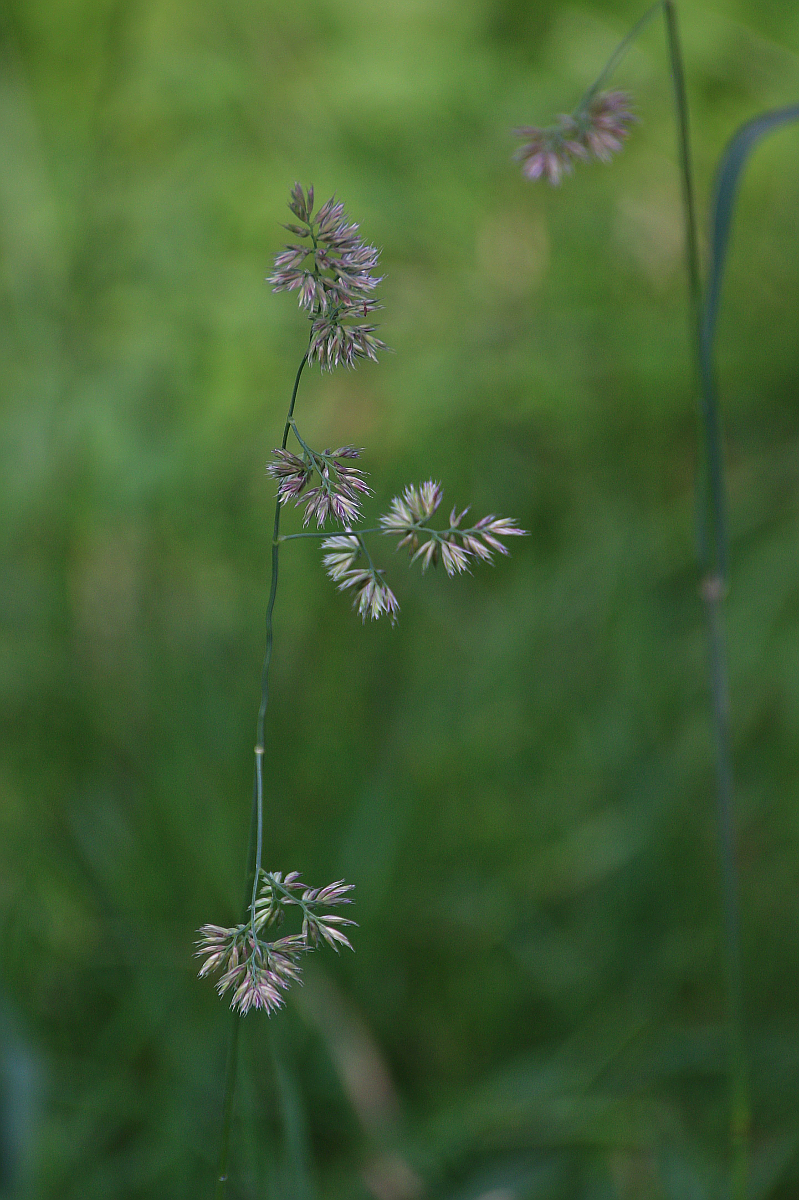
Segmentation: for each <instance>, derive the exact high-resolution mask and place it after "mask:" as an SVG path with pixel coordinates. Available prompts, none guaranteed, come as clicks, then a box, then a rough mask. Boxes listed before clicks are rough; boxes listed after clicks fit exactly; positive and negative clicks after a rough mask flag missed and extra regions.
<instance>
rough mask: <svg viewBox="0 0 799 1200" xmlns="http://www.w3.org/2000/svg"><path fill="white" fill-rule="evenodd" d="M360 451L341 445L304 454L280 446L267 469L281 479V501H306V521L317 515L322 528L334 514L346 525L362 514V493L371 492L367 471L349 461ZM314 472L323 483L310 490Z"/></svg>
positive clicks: (279, 484)
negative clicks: (299, 454) (306, 489)
mask: <svg viewBox="0 0 799 1200" xmlns="http://www.w3.org/2000/svg"><path fill="white" fill-rule="evenodd" d="M360 453H361V452H360V450H356V448H355V447H354V446H339V448H338V449H337V450H323V451H321V452H319V451H308V452H306V454H305V456H304V457H303V458H300V457H299V456H298V455H296V454H292V453H291V452H290V451H289V450H282V449H279V448H278V449H275V450H274V451H273V454H274V458H273V459H272V461H271V462H270V463H267V466H266V470H267V473H268V474H269V475H271V476H272V478H273V479H276V480H277V498H278V500H279V501H280V503H281V504H286V503H287V502H288V501H289V500H293V501H294V503H295V504H303V503H304V504H305V516H304V518H303V525H307V524H308V523H309V521H311V519H315V521H316V524H317V528H319V529H321V528H322V527H323V526H324V524H325V522H326V521H327V518H328V517H329V516H331V515H332V516H334V517H335V518H336V520H337V521H339V522H340V523H341V524H342V525H352V524H354V523H355V522H356V521H358V520H360V517H361V510H360V498H361V496H368V495H370V494H371V489H370V488H369V486H368V484H367V483H366V482H365V481H364V472H363V471H361V470H360V469H359V468H358V467H352V466H349V464H348V462H347V460H351V459H354V458H358V456H359V455H360ZM342 460H344V461H342ZM314 473H316V474H317V475H318V478H319V484H318V486H317V487H313V488H311V489H310V490H309V491H307V492H306V491H305V488H306V486H307V484H308V483H310V481H311V479H312V478H313V476H314ZM303 493H304V494H303Z"/></svg>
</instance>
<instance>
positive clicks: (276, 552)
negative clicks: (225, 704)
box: [250, 351, 308, 914]
mask: <svg viewBox="0 0 799 1200" xmlns="http://www.w3.org/2000/svg"><path fill="white" fill-rule="evenodd" d="M307 362H308V354H307V351H306V353H305V354H304V355H303V356H302V362H301V363H300V365H299V369H298V371H297V377H296V379H295V380H294V389H293V391H292V393H291V403H290V404H289V410H288V414H287V416H286V424H285V427H284V429H283V440H282V442H281V447H282V449H283V450H285V449H286V443H287V442H288V440H289V433H290V431H291V427H292V424H293V418H294V405H295V404H296V402H297V390H298V388H299V386H300V379H301V378H302V373H303V371H304V370H305V364H306V363H307ZM280 512H281V504H280V500H276V501H275V522H274V529H273V532H272V578H271V582H270V586H269V600H268V601H267V605H266V649H265V651H264V663H263V668H262V670H261V703H260V706H259V708H258V722H257V725H256V734H255V803H256V808H257V816H256V835H255V867H254V870H253V880H252V899H251V902H250V913H251V914H254V913H255V900H256V896H257V893H258V879H259V876H260V874H261V854H262V850H263V829H264V782H263V757H264V722H265V720H266V706H267V704H268V703H269V667H270V664H271V662H272V641H273V626H272V614H273V613H274V610H275V599H276V597H277V581H278V569H279V566H280Z"/></svg>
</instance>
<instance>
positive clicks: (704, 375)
mask: <svg viewBox="0 0 799 1200" xmlns="http://www.w3.org/2000/svg"><path fill="white" fill-rule="evenodd" d="M663 15H664V19H665V23H666V41H667V45H668V53H669V59H670V62H671V75H672V82H673V87H674V104H675V110H676V116H677V133H678V147H679V159H680V177H681V181H682V200H683V219H684V223H685V250H686V266H687V274H688V300H689V312H690V323H691V342H692V348H693V357H694V363H695V371H696V376H695V378H696V382H697V384H698V392H699V415H700V436H701V443H702V469H701V471H700V475H699V481H698V503H697V509H698V516H699V558H700V566H701V570H702V576H703V579H702V589H701V590H702V599H703V601H704V606H705V615H706V621H707V632H708V651H709V660H710V661H709V669H710V689H711V697H712V722H713V737H714V742H715V748H716V781H717V787H716V820H717V826H718V839H719V857H720V862H721V875H722V881H721V882H722V903H723V909H724V960H725V973H726V977H727V979H726V982H727V1003H728V1010H729V1022H730V1043H729V1067H728V1069H729V1087H730V1150H731V1160H732V1161H731V1178H730V1185H731V1186H730V1194H731V1196H732V1197H733V1200H746V1195H747V1189H748V1175H749V1168H748V1156H749V1147H748V1143H749V1126H750V1120H751V1112H750V1100H749V1084H748V1066H747V1055H746V1040H745V1035H744V1011H743V972H742V967H741V933H740V925H741V921H740V897H739V879H738V862H737V858H738V855H737V846H736V836H735V815H734V807H733V771H732V751H731V738H730V697H729V682H728V673H727V649H726V639H725V623H724V607H723V606H724V593H725V590H726V575H727V561H728V553H727V529H726V514H725V488H724V467H723V455H722V447H721V432H720V425H719V418H718V404H717V399H716V393H715V386H714V379H713V372H712V369H711V368H710V365H709V361H708V360H709V353H708V352H706V347H705V346H704V345H703V322H704V302H703V293H702V282H701V273H700V266H699V245H698V237H697V221H696V203H695V199H694V183H693V172H692V167H691V150H690V138H689V128H688V100H687V95H686V88H685V72H684V69H683V62H682V52H681V49H680V38H679V30H678V27H677V14H676V10H675V7H674V3H673V0H663Z"/></svg>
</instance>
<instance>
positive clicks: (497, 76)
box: [0, 0, 799, 1200]
mask: <svg viewBox="0 0 799 1200" xmlns="http://www.w3.org/2000/svg"><path fill="white" fill-rule="evenodd" d="M641 11H642V8H641V7H640V6H639V5H638V4H635V3H632V2H627V0H624V2H622V0H604V2H602V0H595V2H594V0H592V2H591V3H586V4H583V5H580V4H559V3H556V2H554V0H539V2H538V3H535V4H530V3H521V2H520V0H438V2H434V0H391V3H388V2H382V3H381V2H380V0H350V3H348V4H347V5H341V4H334V3H332V0H312V2H311V3H309V4H307V5H305V6H302V7H300V6H297V8H296V9H295V10H294V11H290V9H289V6H287V5H286V4H285V2H284V0H226V2H225V3H219V2H216V0H208V2H206V0H202V2H200V3H197V2H193V0H124V2H120V0H6V3H5V5H4V6H3V9H2V15H1V16H0V35H1V36H2V59H1V60H0V68H1V79H0V146H1V147H2V171H1V172H0V239H1V245H2V280H1V282H0V304H1V305H2V320H1V321H0V364H1V366H0V370H1V371H2V380H3V407H2V414H3V415H2V470H0V497H1V498H0V514H2V515H1V516H0V537H2V557H3V571H2V576H1V577H0V594H1V595H2V655H0V689H1V694H2V722H3V727H2V734H3V757H2V767H0V1046H1V1047H2V1049H1V1050H0V1172H1V1174H0V1194H2V1195H3V1196H9V1197H11V1196H14V1197H26V1198H28V1197H30V1198H38V1197H41V1198H43V1200H56V1198H57V1200H72V1198H75V1200H77V1198H80V1200H94V1198H97V1200H100V1198H108V1197H120V1198H122V1197H124V1198H128V1197H129V1198H134V1197H135V1198H144V1197H168V1198H172V1197H175V1198H182V1197H187V1198H188V1197H192V1198H194V1197H199V1196H207V1195H210V1192H211V1180H212V1172H213V1163H214V1159H215V1153H216V1145H217V1138H218V1132H219V1120H220V1103H221V1092H222V1076H223V1070H224V1059H225V1051H226V1044H227V1037H228V1031H229V1017H228V1014H227V1010H226V1007H225V1005H224V1004H222V1003H220V1002H219V1001H218V1000H217V998H216V996H215V994H214V990H213V987H212V986H211V984H210V983H209V982H208V981H201V982H198V981H197V979H196V977H195V973H196V968H197V963H196V961H195V960H194V959H193V958H192V950H193V940H194V938H195V936H196V935H195V930H196V928H197V927H198V926H199V925H200V924H201V923H203V922H206V921H212V922H218V923H222V924H227V923H233V922H234V921H235V920H237V919H238V911H239V904H240V900H241V892H242V875H243V868H244V856H245V850H246V839H247V829H248V821H249V808H250V796H251V770H252V744H253V736H254V729H255V713H256V707H257V702H258V689H259V673H260V660H261V655H262V651H263V615H264V610H265V602H266V595H267V589H268V556H269V544H270V536H271V519H272V506H273V493H274V486H273V484H272V483H271V482H270V481H269V480H268V479H267V478H266V476H265V473H264V465H265V463H266V461H267V459H268V457H269V454H270V451H271V449H272V447H273V446H274V445H275V444H276V443H277V442H278V441H279V437H280V433H281V430H282V421H283V416H284V413H285V410H286V406H287V401H288V397H289V394H290V389H291V384H292V381H293V376H294V372H295V370H296V366H297V363H298V362H299V359H300V356H301V355H302V353H303V349H304V347H305V342H306V337H307V332H306V330H307V326H306V324H305V320H304V317H303V316H302V315H301V314H299V313H298V311H297V307H296V302H295V298H294V297H293V296H287V295H277V296H276V295H273V294H272V293H271V291H270V289H269V288H268V286H266V285H265V284H264V277H265V275H266V274H268V273H269V270H270V268H271V259H272V256H273V255H274V253H275V251H276V250H277V249H279V248H280V246H281V245H282V242H283V239H284V235H283V233H282V231H281V229H280V222H282V221H285V220H287V219H290V218H289V216H288V212H287V209H286V207H285V205H286V200H287V198H288V192H289V189H290V187H291V186H292V184H293V183H294V181H295V180H299V181H301V182H303V183H304V184H308V183H313V184H314V185H315V187H316V191H317V195H318V197H319V198H320V200H324V199H326V198H327V196H329V195H330V194H332V193H333V192H336V194H337V195H338V196H339V197H340V198H341V199H343V200H344V201H345V203H346V206H347V209H348V212H349V213H350V214H351V216H352V217H353V218H354V219H355V220H358V221H360V222H361V226H362V229H363V232H364V235H365V236H366V238H367V239H368V240H371V241H374V242H375V243H376V244H378V245H380V246H382V247H383V260H382V266H383V269H384V271H385V274H386V279H385V282H384V284H383V285H382V297H383V299H384V302H385V311H384V313H383V314H382V318H383V321H382V328H381V332H382V334H383V336H384V338H385V340H386V341H387V342H388V343H389V345H390V346H391V347H392V348H393V351H394V353H392V354H390V355H389V354H386V355H384V356H383V358H382V361H381V362H380V364H379V365H377V366H374V365H372V364H365V365H361V366H359V368H358V369H357V370H356V371H355V372H350V373H347V372H345V371H344V370H343V369H341V370H339V371H338V372H337V373H334V374H333V375H325V376H321V375H320V374H319V372H318V371H315V372H314V373H312V374H311V373H309V374H308V375H307V376H306V378H305V380H304V382H303V385H302V390H301V393H300V400H299V405H298V410H297V411H298V418H299V420H300V422H301V428H303V430H304V432H305V433H306V436H307V437H309V439H310V440H311V441H312V443H315V444H318V445H320V446H325V445H337V444H340V443H343V442H353V443H355V444H356V445H359V446H361V445H362V446H365V447H366V452H365V456H364V461H365V466H366V467H367V469H368V470H369V471H370V472H371V482H372V484H373V485H374V488H375V492H376V495H375V498H374V500H373V501H371V502H370V504H369V506H367V512H366V516H367V518H368V519H369V521H370V523H373V520H374V517H376V515H377V513H378V512H380V511H384V510H385V507H386V505H387V503H388V500H389V499H390V497H391V496H392V495H393V494H395V493H396V492H397V491H398V490H399V489H401V488H402V487H403V486H404V485H405V484H406V483H407V482H409V481H421V480H422V479H426V478H431V477H432V478H436V479H441V480H442V482H443V484H444V487H445V507H446V509H447V511H448V510H449V506H450V505H451V504H453V503H457V504H458V505H463V504H466V503H469V504H471V505H472V506H473V512H475V513H476V514H477V515H482V514H484V513H486V512H497V513H501V514H504V515H508V516H513V517H515V518H516V519H517V520H518V521H519V522H520V524H522V525H523V526H524V527H525V528H527V529H528V530H530V531H531V536H530V537H529V538H527V539H525V540H524V541H521V540H519V541H515V542H514V543H513V544H512V547H511V548H512V557H511V558H510V559H502V560H500V561H499V562H498V563H497V564H496V566H495V567H494V568H493V569H492V568H482V569H477V570H475V573H474V575H473V577H471V578H469V577H460V578H458V579H455V580H449V579H447V578H446V577H444V576H443V574H442V573H439V574H435V573H433V572H431V573H430V574H429V575H428V576H427V577H425V578H424V579H422V578H421V577H420V575H419V573H418V570H417V569H416V568H414V570H413V571H408V568H407V565H406V560H405V559H403V558H401V557H396V558H394V557H392V553H393V552H391V550H390V546H389V544H388V543H386V544H385V545H378V547H377V549H378V550H379V551H380V552H381V553H382V559H383V562H384V564H385V565H386V566H387V567H388V569H389V582H390V583H391V586H392V587H393V588H394V590H395V592H396V593H397V596H398V598H399V601H400V603H401V605H402V613H401V618H400V622H399V624H398V626H397V627H396V629H394V630H392V629H391V628H389V627H388V626H387V625H385V624H383V623H380V624H379V625H375V626H368V627H366V628H363V627H362V626H361V623H360V621H359V620H358V619H357V617H356V616H355V615H354V614H353V613H352V612H351V611H350V610H349V606H348V602H347V599H346V598H345V597H342V596H340V595H338V594H337V593H336V592H335V590H334V588H333V587H332V585H331V584H330V582H329V581H328V580H327V579H326V578H325V577H324V575H323V574H322V572H321V570H320V564H319V553H318V550H317V549H316V547H315V546H314V545H313V544H312V543H307V542H298V543H294V544H292V545H290V546H289V547H288V548H287V550H286V552H285V553H284V555H283V568H282V579H281V591H280V594H279V597H278V606H277V610H276V643H275V644H276V650H275V658H274V664H273V690H272V700H273V703H272V707H271V709H270V712H269V717H268V731H267V732H268V759H267V762H268V766H267V770H268V775H269V781H270V782H269V787H268V809H267V819H266V847H265V864H266V865H267V866H268V867H270V868H271V869H279V870H283V871H287V870H293V869H297V870H301V871H302V872H303V875H304V876H305V877H306V878H307V879H308V880H309V881H310V882H312V883H316V884H322V883H326V882H329V881H330V880H332V879H337V878H339V877H340V876H345V877H346V878H347V879H348V880H349V881H351V882H352V883H354V884H355V886H356V897H357V911H356V912H355V914H354V915H355V916H356V917H357V919H358V921H359V923H360V928H359V929H358V930H357V931H356V934H355V938H354V941H355V945H356V953H355V954H354V955H349V954H348V955H342V956H340V958H339V959H336V958H335V957H334V956H333V955H332V954H323V953H320V954H318V955H314V956H312V959H311V960H309V962H308V967H307V982H306V986H305V988H304V989H294V991H293V993H292V994H291V999H290V1001H289V1004H288V1007H287V1009H286V1010H285V1011H284V1012H283V1013H281V1014H280V1015H279V1016H277V1017H275V1018H273V1019H272V1020H271V1021H267V1020H266V1019H265V1018H264V1017H263V1016H261V1015H259V1014H253V1015H251V1016H250V1017H249V1018H248V1019H247V1020H246V1022H245V1026H244V1039H243V1044H242V1050H243V1054H242V1074H241V1089H240V1093H239V1102H238V1107H237V1115H236V1123H235V1129H234V1148H233V1159H234V1163H233V1171H232V1175H231V1185H230V1194H231V1196H232V1197H236V1198H239V1197H241V1198H245V1197H246V1198H250V1197H252V1198H255V1197H272V1198H275V1200H284V1198H288V1200H294V1198H295V1197H296V1198H298V1200H327V1198H330V1200H345V1198H347V1200H350V1198H354V1200H370V1198H374V1200H413V1198H414V1197H430V1198H440V1200H445V1198H446V1200H532V1198H538V1197H541V1198H544V1197H546V1198H547V1200H572V1198H575V1200H577V1198H579V1200H612V1198H615V1197H619V1198H621V1200H644V1198H646V1200H649V1198H652V1200H672V1198H674V1200H683V1198H687V1200H704V1198H706V1197H707V1198H711V1197H713V1198H715V1197H718V1196H721V1195H722V1194H723V1170H724V1159H725V1154H726V1137H727V1135H726V1128H727V1098H726V1083H725V1058H724V1018H725V1000H724V983H723V962H722V957H721V921H720V917H721V914H720V907H719V885H718V869H717V851H716V834H715V827H714V816H713V805H714V794H713V779H714V774H713V758H712V752H711V748H710V736H709V727H708V703H707V699H708V698H707V685H706V669H705V648H704V638H703V625H702V613H701V608H700V604H699V601H698V597H697V572H696V567H695V547H694V525H695V521H694V503H693V480H694V474H695V467H696V451H695V441H696V438H695V418H694V407H693V406H694V400H693V396H692V389H691V372H690V368H689V364H688V349H687V347H688V340H687V335H686V316H685V305H684V282H683V274H682V258H681V254H682V248H681V228H680V212H679V187H678V179H677V176H676V171H675V161H674V144H675V135H674V129H673V123H672V117H671V107H670V103H671V101H670V83H669V78H668V73H667V69H666V64H665V55H664V38H663V29H662V24H661V23H659V22H656V23H655V24H653V25H652V26H650V28H649V29H648V30H647V32H646V33H645V35H644V37H643V38H642V39H641V41H640V42H639V43H638V44H637V45H636V46H635V47H634V48H633V50H632V51H631V53H630V54H629V56H628V57H627V59H626V60H625V62H624V63H623V65H622V67H621V68H620V69H619V71H618V72H617V74H616V76H615V79H614V84H615V85H618V86H623V87H627V88H629V89H630V90H631V91H632V92H633V93H634V96H635V101H636V105H637V110H638V112H639V115H640V117H641V124H640V126H637V127H636V128H635V130H634V132H633V135H632V136H631V138H630V141H629V144H628V146H627V148H626V149H625V151H624V153H623V155H621V156H620V158H619V159H618V160H617V161H616V162H615V163H614V165H613V167H612V168H610V167H603V166H599V165H595V166H592V167H585V168H581V169H578V171H577V172H576V174H575V176H574V177H573V178H572V179H570V180H568V181H567V182H566V183H565V184H564V186H563V187H562V188H560V189H557V190H556V189H551V188H548V187H546V186H540V185H539V186H533V185H530V184H527V183H525V182H524V181H523V180H522V178H521V176H520V173H519V171H518V169H517V168H516V167H515V166H514V165H513V164H512V163H511V161H510V156H511V153H512V150H513V148H514V146H515V142H514V139H513V138H512V136H511V133H510V131H511V129H512V128H513V127H514V126H515V125H518V124H520V123H545V122H546V121H547V120H548V119H549V118H550V115H551V114H553V113H557V112H562V111H564V110H568V109H569V108H571V107H572V105H573V104H574V103H575V101H576V100H577V98H578V97H579V96H580V95H581V93H582V92H583V90H584V89H585V88H586V87H587V85H588V84H589V83H590V82H591V81H592V79H593V78H594V77H595V75H596V74H597V73H598V72H599V70H600V68H601V66H602V65H603V63H604V61H605V59H606V57H607V56H608V54H609V53H610V51H611V50H612V49H613V47H614V46H615V44H616V43H617V42H618V41H619V40H620V39H621V37H622V36H623V35H624V33H625V32H626V31H627V29H628V28H629V27H630V26H631V25H632V23H633V22H634V20H636V19H637V17H638V16H639V15H640V13H641ZM680 12H681V17H682V23H683V32H684V38H685V55H686V64H687V74H688V82H689V93H690V101H691V105H692V117H693V131H694V140H695V151H696V164H697V176H698V187H699V193H700V200H701V204H702V211H703V212H706V207H707V197H708V194H709V191H710V185H711V181H712V175H713V169H714V165H715V163H716V161H717V159H718V156H719V154H720V153H721V150H722V147H723V145H724V143H725V141H726V139H727V138H728V137H729V136H730V135H731V133H732V132H733V130H734V129H735V128H736V127H737V125H738V124H739V123H740V122H741V121H743V120H745V119H747V118H748V117H750V116H752V115H754V114H755V113H756V112H758V111H761V110H763V109H764V108H767V107H769V106H772V105H776V104H785V103H789V102H791V101H795V100H796V99H797V97H798V96H799V57H798V56H797V54H798V52H799V13H798V12H797V10H796V9H795V7H794V6H793V5H790V4H786V3H785V2H784V0H712V2H708V3H700V2H697V0H684V2H683V3H682V4H681V5H680ZM798 151H799V132H797V131H796V130H786V131H784V132H781V133H779V134H777V135H775V136H774V137H773V138H771V139H770V140H769V141H768V142H767V143H765V144H764V145H763V146H762V148H760V149H759V150H758V151H757V153H756V155H755V157H754V159H753V162H752V165H751V167H750V169H749V170H748V173H747V176H746V179H745V183H744V188H743V192H742V198H741V204H740V209H739V212H738V216H737V219H736V226H735V232H734V240H733V246H732V250H731V258H730V265H729V273H728V277H727V284H726V292H725V299H724V307H723V314H722V323H721V329H720V340H719V362H720V376H721V386H722V393H723V404H724V420H725V432H726V448H727V456H728V464H729V471H730V475H729V482H730V491H731V529H732V540H733V546H732V577H731V592H730V600H729V645H730V656H731V684H732V697H733V715H732V720H733V731H734V743H735V744H734V752H735V766H736V772H737V809H738V817H739V824H740V839H741V886H742V904H743V942H744V945H743V950H744V961H745V987H746V997H745V1002H746V1011H747V1021H748V1038H749V1051H750V1055H751V1076H752V1092H753V1105H754V1126H753V1130H752V1142H753V1179H752V1190H751V1195H752V1198H753V1200H765V1198H766V1197H770V1198H774V1200H790V1198H792V1197H795V1196H796V1195H798V1194H799V995H798V994H797V976H798V974H799V895H798V892H797V884H798V883H799V804H798V803H797V801H798V800H799V778H798V776H799V738H797V732H798V731H799V568H798V567H797V559H798V556H797V550H799V545H798V544H797V500H798V499H799V459H798V458H797V448H798V444H799V412H797V400H796V397H797V385H799V354H797V350H796V346H797V331H798V330H799V254H797V239H796V212H797V205H798V204H799V153H797V152H798ZM284 528H285V529H287V530H288V529H291V528H299V521H298V517H297V516H296V515H295V514H294V513H293V512H292V513H291V514H290V515H289V516H288V517H287V520H286V522H285V526H284Z"/></svg>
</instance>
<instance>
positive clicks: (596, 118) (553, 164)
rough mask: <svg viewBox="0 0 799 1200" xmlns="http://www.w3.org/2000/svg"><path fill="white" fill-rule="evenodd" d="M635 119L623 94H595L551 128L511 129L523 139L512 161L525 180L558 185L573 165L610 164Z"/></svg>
mask: <svg viewBox="0 0 799 1200" xmlns="http://www.w3.org/2000/svg"><path fill="white" fill-rule="evenodd" d="M637 119H638V118H637V117H636V116H635V114H634V113H633V111H632V107H631V99H630V97H629V95H628V94H627V93H626V92H622V91H610V92H598V93H596V94H595V95H594V96H591V97H590V98H589V99H587V100H585V101H584V102H582V104H581V105H580V106H578V107H577V108H576V109H575V111H574V112H573V113H570V114H568V115H566V114H561V116H559V117H557V119H556V121H555V124H553V125H547V126H545V127H543V128H539V127H538V126H535V125H523V126H521V127H520V128H518V129H516V130H514V134H515V136H516V137H518V138H521V139H522V145H521V146H520V147H519V148H518V150H517V151H516V152H515V154H514V158H515V159H516V160H517V161H518V162H520V163H521V164H522V173H523V174H524V175H525V176H526V177H527V178H528V179H546V180H547V181H548V182H549V183H551V184H552V185H553V186H557V184H559V183H560V182H561V180H562V178H563V176H564V175H571V173H572V171H573V170H574V164H575V163H576V162H589V161H590V160H591V159H592V158H593V159H597V160H598V161H600V162H610V159H611V158H612V156H613V155H614V154H616V153H618V151H619V150H621V149H622V146H623V143H624V141H625V139H626V138H627V136H628V134H629V132H630V130H629V126H630V125H631V124H632V123H633V122H635V121H636V120H637Z"/></svg>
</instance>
